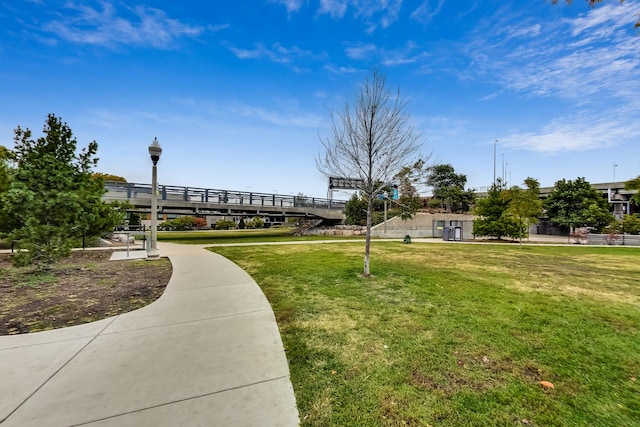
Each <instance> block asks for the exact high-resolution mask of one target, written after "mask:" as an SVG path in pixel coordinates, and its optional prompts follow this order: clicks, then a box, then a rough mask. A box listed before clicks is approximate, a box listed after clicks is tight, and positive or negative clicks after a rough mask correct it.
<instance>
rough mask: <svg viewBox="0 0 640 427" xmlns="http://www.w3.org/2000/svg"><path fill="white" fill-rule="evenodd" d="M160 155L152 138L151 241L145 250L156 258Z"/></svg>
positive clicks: (158, 148)
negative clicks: (158, 165) (158, 166)
mask: <svg viewBox="0 0 640 427" xmlns="http://www.w3.org/2000/svg"><path fill="white" fill-rule="evenodd" d="M161 154H162V147H160V144H158V138H153V142H152V143H151V145H149V155H150V156H151V161H152V162H153V169H152V172H151V239H150V241H149V248H147V256H149V257H157V256H159V255H160V253H159V252H158V249H157V243H158V168H157V164H158V160H160V155H161Z"/></svg>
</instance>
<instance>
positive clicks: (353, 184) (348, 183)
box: [329, 176, 364, 190]
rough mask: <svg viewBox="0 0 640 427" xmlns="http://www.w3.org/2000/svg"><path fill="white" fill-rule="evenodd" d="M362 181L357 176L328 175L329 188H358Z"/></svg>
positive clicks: (360, 186) (361, 185)
mask: <svg viewBox="0 0 640 427" xmlns="http://www.w3.org/2000/svg"><path fill="white" fill-rule="evenodd" d="M363 184H364V181H363V180H361V179H358V178H342V177H335V176H330V177H329V190H359V189H361V188H362V187H363Z"/></svg>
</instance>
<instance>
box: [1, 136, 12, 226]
mask: <svg viewBox="0 0 640 427" xmlns="http://www.w3.org/2000/svg"><path fill="white" fill-rule="evenodd" d="M10 159H11V152H10V151H9V150H8V149H7V148H6V147H3V146H1V145H0V200H2V198H3V197H4V195H5V194H6V192H7V191H8V190H9V188H10V187H11V180H12V177H13V170H12V168H11V167H10V166H9V161H10ZM12 222H13V221H12V220H11V218H10V217H9V216H8V215H7V213H6V212H4V209H1V208H0V234H2V233H3V232H9V231H11V229H12V224H11V223H12Z"/></svg>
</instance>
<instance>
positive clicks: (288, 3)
mask: <svg viewBox="0 0 640 427" xmlns="http://www.w3.org/2000/svg"><path fill="white" fill-rule="evenodd" d="M272 3H276V4H280V5H282V6H284V7H285V8H286V9H287V13H289V15H291V13H293V12H297V11H298V10H300V8H301V7H302V3H303V0H272Z"/></svg>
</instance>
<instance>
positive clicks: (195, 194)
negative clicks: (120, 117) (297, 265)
mask: <svg viewBox="0 0 640 427" xmlns="http://www.w3.org/2000/svg"><path fill="white" fill-rule="evenodd" d="M105 189H106V190H107V192H108V193H107V194H108V195H109V196H110V197H114V198H122V199H142V198H149V199H150V198H151V184H141V183H135V182H116V181H106V182H105ZM158 196H159V199H161V200H175V201H183V202H193V203H215V204H222V205H243V206H252V207H261V206H262V207H276V208H278V207H279V208H312V209H328V210H341V211H342V210H344V208H345V205H346V201H343V200H331V199H323V198H317V197H307V196H292V195H284V194H271V193H256V192H248V191H233V190H218V189H211V188H198V187H182V186H175V185H158Z"/></svg>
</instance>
